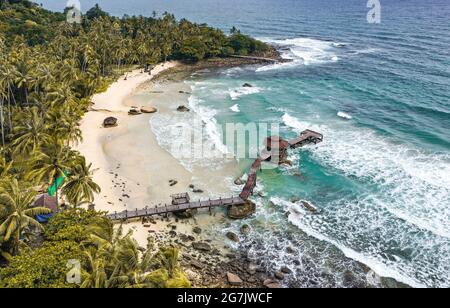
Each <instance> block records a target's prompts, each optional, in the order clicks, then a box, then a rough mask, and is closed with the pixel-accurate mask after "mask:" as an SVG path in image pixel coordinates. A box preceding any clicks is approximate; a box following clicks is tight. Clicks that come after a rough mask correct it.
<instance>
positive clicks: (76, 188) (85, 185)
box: [61, 157, 100, 207]
mask: <svg viewBox="0 0 450 308" xmlns="http://www.w3.org/2000/svg"><path fill="white" fill-rule="evenodd" d="M91 168H92V164H89V165H86V159H85V158H84V157H81V158H80V159H79V162H77V163H76V164H75V165H74V167H73V168H72V169H71V170H70V175H69V179H68V181H67V183H66V184H65V185H64V187H63V188H62V191H61V193H62V194H63V195H64V196H66V198H67V201H68V202H69V203H70V204H72V205H73V206H75V207H76V206H79V205H81V204H83V203H92V202H93V201H94V193H97V194H98V193H100V186H98V185H97V184H96V183H95V182H94V180H93V179H92V175H93V171H92V170H91Z"/></svg>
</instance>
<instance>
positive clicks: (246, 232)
mask: <svg viewBox="0 0 450 308" xmlns="http://www.w3.org/2000/svg"><path fill="white" fill-rule="evenodd" d="M240 231H241V234H242V235H249V234H250V231H251V229H250V226H249V225H243V226H242V227H241V230H240Z"/></svg>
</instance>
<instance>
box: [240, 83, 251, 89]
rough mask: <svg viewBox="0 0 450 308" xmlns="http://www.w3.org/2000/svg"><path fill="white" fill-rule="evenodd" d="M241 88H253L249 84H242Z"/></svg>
mask: <svg viewBox="0 0 450 308" xmlns="http://www.w3.org/2000/svg"><path fill="white" fill-rule="evenodd" d="M242 86H243V87H244V88H253V86H252V85H251V84H249V83H244V84H243V85H242Z"/></svg>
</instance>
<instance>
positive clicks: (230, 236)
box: [226, 232, 240, 243]
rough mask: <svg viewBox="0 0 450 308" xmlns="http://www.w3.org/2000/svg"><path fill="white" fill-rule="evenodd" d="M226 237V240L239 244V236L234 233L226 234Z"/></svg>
mask: <svg viewBox="0 0 450 308" xmlns="http://www.w3.org/2000/svg"><path fill="white" fill-rule="evenodd" d="M226 236H227V237H228V239H230V240H232V241H233V242H236V243H239V242H240V240H239V236H237V234H236V233H233V232H227V234H226Z"/></svg>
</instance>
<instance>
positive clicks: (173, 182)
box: [169, 180, 178, 186]
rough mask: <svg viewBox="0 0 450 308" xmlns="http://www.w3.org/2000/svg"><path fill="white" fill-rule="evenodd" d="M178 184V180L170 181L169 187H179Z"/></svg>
mask: <svg viewBox="0 0 450 308" xmlns="http://www.w3.org/2000/svg"><path fill="white" fill-rule="evenodd" d="M177 184H178V181H177V180H170V181H169V185H170V186H175V185H177Z"/></svg>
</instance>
